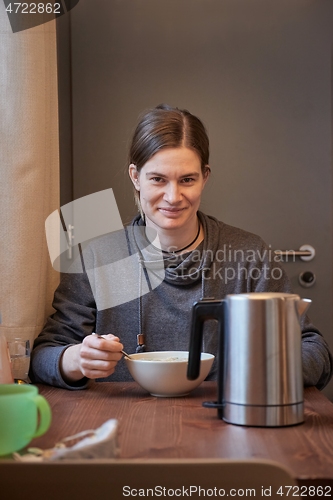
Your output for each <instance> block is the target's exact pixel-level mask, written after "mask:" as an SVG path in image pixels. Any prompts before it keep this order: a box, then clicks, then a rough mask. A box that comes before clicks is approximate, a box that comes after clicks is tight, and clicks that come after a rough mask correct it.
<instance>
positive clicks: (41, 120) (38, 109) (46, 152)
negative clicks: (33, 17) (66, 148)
mask: <svg viewBox="0 0 333 500" xmlns="http://www.w3.org/2000/svg"><path fill="white" fill-rule="evenodd" d="M0 89H1V92H0V227H1V240H0V241H1V247H0V312H1V316H2V324H1V329H2V331H3V332H4V333H5V335H6V337H7V340H9V339H11V338H15V337H22V338H24V339H30V342H32V341H33V339H34V338H35V337H36V336H37V334H38V333H39V332H40V330H41V328H42V326H43V324H44V321H45V318H46V316H47V315H48V314H49V313H51V311H52V309H51V303H52V296H53V292H54V289H55V288H56V285H57V283H58V280H59V274H58V273H57V272H56V271H54V270H53V269H52V267H51V264H50V259H49V256H48V251H47V246H46V240H45V230H44V222H45V219H46V217H47V216H48V215H49V214H50V213H51V212H52V211H53V210H55V209H56V208H58V207H59V154H58V149H59V148H58V107H57V99H58V95H57V67H56V33H55V21H51V22H49V23H46V24H43V25H41V26H38V27H36V28H32V29H28V30H25V31H21V32H18V33H12V31H11V27H10V24H9V20H8V18H7V14H6V11H5V7H4V3H3V2H2V1H0Z"/></svg>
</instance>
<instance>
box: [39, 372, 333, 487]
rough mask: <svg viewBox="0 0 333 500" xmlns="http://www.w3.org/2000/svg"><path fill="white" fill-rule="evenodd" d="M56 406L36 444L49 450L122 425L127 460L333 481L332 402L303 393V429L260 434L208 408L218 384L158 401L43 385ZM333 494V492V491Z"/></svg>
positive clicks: (97, 386)
mask: <svg viewBox="0 0 333 500" xmlns="http://www.w3.org/2000/svg"><path fill="white" fill-rule="evenodd" d="M39 391H40V393H41V394H43V395H44V397H45V398H46V399H47V400H48V401H49V403H50V405H51V407H52V414H53V421H52V425H51V428H50V429H49V431H48V432H47V433H46V434H45V435H44V436H42V437H40V438H38V439H35V440H34V441H33V442H32V443H31V446H37V447H41V448H51V447H53V446H54V444H55V443H56V442H58V441H59V440H60V439H62V438H63V437H65V436H70V435H73V434H75V433H77V432H80V431H83V430H86V429H95V428H96V427H99V426H100V425H102V424H103V423H104V422H105V421H106V420H108V419H110V418H116V419H117V420H118V421H119V444H120V449H121V458H237V459H238V458H267V459H271V460H275V461H277V462H281V463H283V464H284V465H285V466H286V467H288V468H289V469H290V470H291V471H292V472H293V473H294V475H295V477H297V478H298V479H304V478H314V479H323V478H325V479H331V480H332V481H333V404H332V403H330V402H329V400H328V399H327V398H326V397H325V396H324V395H323V394H322V393H321V392H320V391H318V390H317V389H315V388H312V387H311V388H307V389H306V390H305V423H304V424H301V425H296V426H292V427H281V428H256V427H242V426H236V425H231V424H227V423H225V422H223V421H222V420H220V419H218V418H217V411H216V410H214V409H207V408H203V407H202V402H203V401H206V400H214V399H216V385H215V383H214V382H204V383H203V384H202V385H201V386H200V387H199V388H197V389H196V390H195V391H193V392H192V393H191V394H190V395H189V396H187V397H181V398H156V397H152V396H150V395H149V394H148V393H147V392H145V391H143V390H142V389H141V388H140V387H139V386H138V385H137V384H136V383H134V382H133V383H130V382H124V383H122V382H116V383H92V384H91V386H90V387H89V389H87V390H84V391H67V390H63V389H56V388H52V387H49V386H41V385H40V386H39ZM332 495H333V491H332Z"/></svg>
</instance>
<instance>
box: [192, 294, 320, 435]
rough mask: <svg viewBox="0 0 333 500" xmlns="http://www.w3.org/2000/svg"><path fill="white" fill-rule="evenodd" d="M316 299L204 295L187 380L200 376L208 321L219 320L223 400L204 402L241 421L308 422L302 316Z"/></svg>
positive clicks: (220, 397) (196, 318)
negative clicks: (304, 397) (208, 296)
mask: <svg viewBox="0 0 333 500" xmlns="http://www.w3.org/2000/svg"><path fill="white" fill-rule="evenodd" d="M310 303H311V300H310V299H301V298H300V297H299V296H298V295H295V294H288V293H244V294H236V295H227V296H226V298H225V299H224V300H212V299H204V300H201V301H199V302H196V303H195V304H194V306H193V311H192V325H191V338H190V347H189V365H188V374H187V376H188V378H189V379H191V380H194V379H196V378H197V377H198V374H199V369H200V352H201V344H202V336H203V325H204V322H205V321H206V320H207V319H217V320H218V323H219V332H218V334H219V348H218V351H219V352H218V375H217V377H218V380H217V382H218V399H217V402H207V403H204V406H208V407H215V408H217V409H218V416H219V417H220V418H223V420H225V421H226V422H229V423H232V424H238V425H248V426H264V427H274V426H277V427H280V426H286V425H294V424H299V423H301V422H303V421H304V409H303V374H302V355H301V328H300V317H301V316H302V315H303V314H304V313H305V311H306V310H307V308H308V307H309V305H310Z"/></svg>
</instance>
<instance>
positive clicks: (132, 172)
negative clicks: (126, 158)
mask: <svg viewBox="0 0 333 500" xmlns="http://www.w3.org/2000/svg"><path fill="white" fill-rule="evenodd" d="M128 174H129V176H130V179H131V181H132V182H133V186H134V187H135V189H136V190H137V191H140V182H139V177H140V175H139V172H138V170H137V168H136V165H134V163H131V164H130V166H129V167H128Z"/></svg>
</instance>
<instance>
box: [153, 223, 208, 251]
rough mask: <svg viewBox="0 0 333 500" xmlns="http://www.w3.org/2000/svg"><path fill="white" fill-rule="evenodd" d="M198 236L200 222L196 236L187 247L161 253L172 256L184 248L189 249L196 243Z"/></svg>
mask: <svg viewBox="0 0 333 500" xmlns="http://www.w3.org/2000/svg"><path fill="white" fill-rule="evenodd" d="M199 234H200V222H199V228H198V232H197V235H196V237H195V238H194V240H193V241H191V243H189V244H188V245H186V247H183V248H180V249H179V250H173V251H172V252H168V251H167V250H162V253H164V254H167V255H171V254H173V255H174V254H176V253H179V252H182V251H183V250H186V248H189V247H191V246H192V245H193V243H195V242H196V241H197V239H198V238H199Z"/></svg>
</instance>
